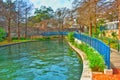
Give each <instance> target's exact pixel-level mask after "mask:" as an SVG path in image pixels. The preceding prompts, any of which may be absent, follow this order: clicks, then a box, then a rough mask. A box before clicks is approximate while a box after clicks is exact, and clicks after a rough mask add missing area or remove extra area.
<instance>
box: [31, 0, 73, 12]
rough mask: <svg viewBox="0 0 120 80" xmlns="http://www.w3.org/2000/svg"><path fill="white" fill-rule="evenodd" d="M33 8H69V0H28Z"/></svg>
mask: <svg viewBox="0 0 120 80" xmlns="http://www.w3.org/2000/svg"><path fill="white" fill-rule="evenodd" d="M30 1H31V2H32V3H33V5H34V8H40V6H42V5H43V6H47V7H49V6H50V7H52V9H53V10H54V11H55V10H56V9H57V8H62V7H67V8H71V7H72V5H71V0H30Z"/></svg>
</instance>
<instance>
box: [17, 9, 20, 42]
mask: <svg viewBox="0 0 120 80" xmlns="http://www.w3.org/2000/svg"><path fill="white" fill-rule="evenodd" d="M19 19H20V18H19V11H18V23H17V26H18V40H20V22H19Z"/></svg>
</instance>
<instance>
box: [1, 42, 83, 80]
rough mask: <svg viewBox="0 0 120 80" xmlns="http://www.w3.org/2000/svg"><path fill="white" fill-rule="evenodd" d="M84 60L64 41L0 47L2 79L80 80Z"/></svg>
mask: <svg viewBox="0 0 120 80" xmlns="http://www.w3.org/2000/svg"><path fill="white" fill-rule="evenodd" d="M82 68H83V64H82V60H81V58H80V57H79V56H78V55H77V53H76V52H74V51H73V50H72V49H71V48H70V47H69V46H68V45H67V44H66V43H65V42H64V41H57V40H56V41H37V42H27V43H21V44H15V45H10V46H5V47H0V80H80V77H81V74H82Z"/></svg>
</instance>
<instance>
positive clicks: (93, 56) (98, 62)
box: [74, 43, 106, 71]
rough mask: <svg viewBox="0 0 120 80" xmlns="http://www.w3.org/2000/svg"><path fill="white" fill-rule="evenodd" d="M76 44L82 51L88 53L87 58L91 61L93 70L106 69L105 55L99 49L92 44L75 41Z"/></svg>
mask: <svg viewBox="0 0 120 80" xmlns="http://www.w3.org/2000/svg"><path fill="white" fill-rule="evenodd" d="M74 44H75V46H76V47H77V48H79V49H80V50H81V51H83V52H84V53H85V54H86V56H87V59H88V60H89V62H90V64H89V66H90V68H91V69H92V70H93V71H103V70H104V68H105V67H106V66H105V62H104V59H103V56H101V55H100V54H99V53H98V52H97V51H95V50H94V49H93V48H91V47H90V46H88V45H86V44H84V43H82V44H76V43H74Z"/></svg>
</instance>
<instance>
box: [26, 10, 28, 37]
mask: <svg viewBox="0 0 120 80" xmlns="http://www.w3.org/2000/svg"><path fill="white" fill-rule="evenodd" d="M27 27H28V26H27V10H26V22H25V38H27Z"/></svg>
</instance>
